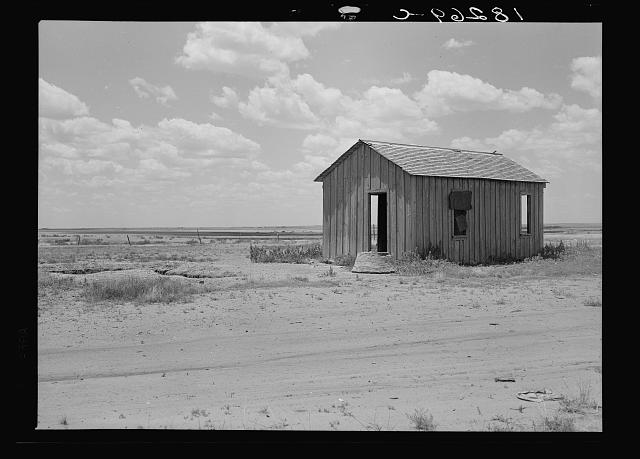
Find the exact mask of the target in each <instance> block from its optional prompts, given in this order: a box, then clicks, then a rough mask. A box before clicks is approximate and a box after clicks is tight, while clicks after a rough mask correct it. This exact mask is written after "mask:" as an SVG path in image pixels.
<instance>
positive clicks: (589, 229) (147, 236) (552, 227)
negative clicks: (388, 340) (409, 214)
mask: <svg viewBox="0 0 640 459" xmlns="http://www.w3.org/2000/svg"><path fill="white" fill-rule="evenodd" d="M544 234H545V240H546V241H560V240H563V241H564V240H566V241H572V240H581V239H586V240H589V241H597V240H598V239H601V238H602V225H601V224H592V223H551V224H548V225H545V226H544ZM127 236H128V239H127ZM318 239H322V226H321V225H309V226H277V227H265V226H256V227H227V228H223V227H203V228H192V227H176V228H162V227H161V228H56V229H52V228H41V229H39V230H38V242H39V243H40V244H45V245H76V244H77V245H107V244H129V243H130V244H131V245H146V244H167V243H172V244H173V243H184V244H210V243H216V242H233V241H256V242H258V241H267V240H276V241H302V240H318Z"/></svg>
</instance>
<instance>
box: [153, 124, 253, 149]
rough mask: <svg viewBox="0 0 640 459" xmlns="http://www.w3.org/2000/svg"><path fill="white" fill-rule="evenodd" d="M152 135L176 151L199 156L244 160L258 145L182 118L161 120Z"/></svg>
mask: <svg viewBox="0 0 640 459" xmlns="http://www.w3.org/2000/svg"><path fill="white" fill-rule="evenodd" d="M155 133H156V136H157V137H158V138H160V139H163V140H166V141H167V142H168V143H170V144H172V145H175V146H176V147H178V148H179V149H182V150H186V151H190V152H192V153H195V154H198V155H202V156H217V157H234V158H237V157H248V156H251V155H253V154H256V153H257V152H258V151H259V149H260V146H259V145H258V144H257V143H256V142H254V141H252V140H249V139H247V138H245V137H243V136H242V135H240V134H238V133H236V132H233V131H232V130H231V129H228V128H225V127H218V126H214V125H213V124H210V123H203V124H198V123H194V122H192V121H188V120H185V119H182V118H173V119H170V120H167V119H163V120H162V121H160V122H159V123H158V129H157V130H156V132H155Z"/></svg>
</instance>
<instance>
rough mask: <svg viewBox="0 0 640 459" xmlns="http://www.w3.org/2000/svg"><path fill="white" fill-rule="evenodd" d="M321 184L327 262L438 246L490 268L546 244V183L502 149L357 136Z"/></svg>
mask: <svg viewBox="0 0 640 459" xmlns="http://www.w3.org/2000/svg"><path fill="white" fill-rule="evenodd" d="M315 181H316V182H322V191H323V221H322V223H323V225H322V227H323V252H324V256H325V257H327V258H336V257H339V256H342V255H347V254H349V255H353V256H356V255H357V254H358V253H360V252H366V251H371V250H374V251H375V250H377V251H379V252H389V253H390V254H391V255H392V256H393V257H394V258H398V257H399V256H402V255H403V254H404V253H406V252H411V251H417V252H418V253H422V254H424V253H426V252H427V251H431V252H432V254H439V255H440V256H442V257H444V258H447V259H449V260H452V261H455V262H459V263H464V264H478V263H483V264H484V263H492V262H496V261H500V260H509V259H523V258H526V257H530V256H533V255H535V254H536V253H538V252H539V251H540V249H541V248H542V246H543V219H542V215H543V193H544V188H545V186H546V183H548V182H547V181H546V180H544V179H542V178H540V177H539V176H538V175H536V174H534V173H533V172H531V171H530V170H528V169H526V168H524V167H522V166H521V165H519V164H517V163H516V162H514V161H513V160H511V159H509V158H507V157H505V156H504V155H502V154H499V153H496V152H491V153H490V152H479V151H470V150H456V149H450V148H439V147H427V146H420V145H406V144H399V143H389V142H378V141H370V140H358V141H357V142H356V143H355V144H354V145H353V146H352V147H351V148H349V149H348V150H347V151H346V152H345V153H344V154H342V155H341V156H340V157H339V158H338V159H337V160H336V161H335V162H334V163H333V164H331V165H330V166H329V167H328V168H327V169H326V170H325V171H324V172H322V173H321V174H320V175H319V176H318V177H317V178H316V179H315ZM372 202H373V203H374V204H373V206H374V208H373V209H372ZM372 210H373V212H372ZM372 214H373V215H374V217H375V215H376V214H377V217H375V221H373V222H372V221H371V216H372ZM372 227H373V228H374V229H377V234H376V236H377V240H376V241H374V242H373V243H372ZM372 245H373V246H372Z"/></svg>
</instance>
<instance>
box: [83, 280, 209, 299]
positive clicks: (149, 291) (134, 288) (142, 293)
mask: <svg viewBox="0 0 640 459" xmlns="http://www.w3.org/2000/svg"><path fill="white" fill-rule="evenodd" d="M205 291H206V289H205V288H204V287H201V286H196V285H191V284H189V283H187V282H183V281H179V280H177V279H167V278H141V277H136V276H128V277H123V278H116V279H101V280H96V281H93V282H88V283H86V284H83V294H84V297H85V298H86V299H87V300H89V301H90V302H99V301H135V302H140V303H169V302H175V301H181V300H184V299H185V298H187V297H189V296H191V295H193V294H196V293H203V292H205Z"/></svg>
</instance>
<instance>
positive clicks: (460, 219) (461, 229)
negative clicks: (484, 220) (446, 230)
mask: <svg viewBox="0 0 640 459" xmlns="http://www.w3.org/2000/svg"><path fill="white" fill-rule="evenodd" d="M453 235H454V236H466V235H467V211H466V210H454V211H453Z"/></svg>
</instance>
